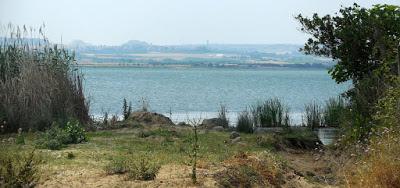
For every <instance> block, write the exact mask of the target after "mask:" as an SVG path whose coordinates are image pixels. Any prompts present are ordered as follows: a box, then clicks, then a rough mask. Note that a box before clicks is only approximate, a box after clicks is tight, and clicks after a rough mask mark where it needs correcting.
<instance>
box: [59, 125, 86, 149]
mask: <svg viewBox="0 0 400 188" xmlns="http://www.w3.org/2000/svg"><path fill="white" fill-rule="evenodd" d="M64 131H65V132H66V134H67V135H68V137H69V142H67V143H65V144H78V143H81V142H84V141H87V139H86V134H85V130H84V129H83V127H82V126H81V125H80V123H79V122H78V121H76V120H72V121H68V122H67V125H66V127H65V128H64Z"/></svg>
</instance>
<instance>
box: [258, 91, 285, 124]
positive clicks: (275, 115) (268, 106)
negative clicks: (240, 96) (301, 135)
mask: <svg viewBox="0 0 400 188" xmlns="http://www.w3.org/2000/svg"><path fill="white" fill-rule="evenodd" d="M251 112H252V116H253V119H254V124H255V126H256V127H288V126H289V123H290V122H289V120H290V119H289V108H287V107H286V106H285V105H284V104H283V103H282V102H281V101H280V100H279V99H278V98H275V99H269V100H267V101H265V102H264V103H259V104H256V105H254V106H253V107H252V108H251Z"/></svg>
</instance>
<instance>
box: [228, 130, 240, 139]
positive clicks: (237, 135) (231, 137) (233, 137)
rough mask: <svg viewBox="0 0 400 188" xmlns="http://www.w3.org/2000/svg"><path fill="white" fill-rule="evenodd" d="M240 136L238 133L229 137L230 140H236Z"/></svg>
mask: <svg viewBox="0 0 400 188" xmlns="http://www.w3.org/2000/svg"><path fill="white" fill-rule="evenodd" d="M239 136H240V134H239V133H238V132H236V131H233V132H231V135H230V136H229V138H230V139H235V138H237V137H239Z"/></svg>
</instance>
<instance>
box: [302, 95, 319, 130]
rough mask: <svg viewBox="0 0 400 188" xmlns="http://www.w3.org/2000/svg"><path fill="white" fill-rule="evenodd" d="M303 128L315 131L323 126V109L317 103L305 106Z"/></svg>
mask: <svg viewBox="0 0 400 188" xmlns="http://www.w3.org/2000/svg"><path fill="white" fill-rule="evenodd" d="M302 119H303V126H306V127H308V128H310V129H311V130H314V129H316V128H318V127H321V126H322V125H323V113H322V108H321V106H320V105H319V104H317V103H316V102H312V103H310V104H307V105H306V106H305V111H304V114H303V116H302Z"/></svg>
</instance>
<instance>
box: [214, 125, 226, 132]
mask: <svg viewBox="0 0 400 188" xmlns="http://www.w3.org/2000/svg"><path fill="white" fill-rule="evenodd" d="M212 130H214V131H223V130H224V128H223V127H222V126H216V127H213V128H212Z"/></svg>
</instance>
